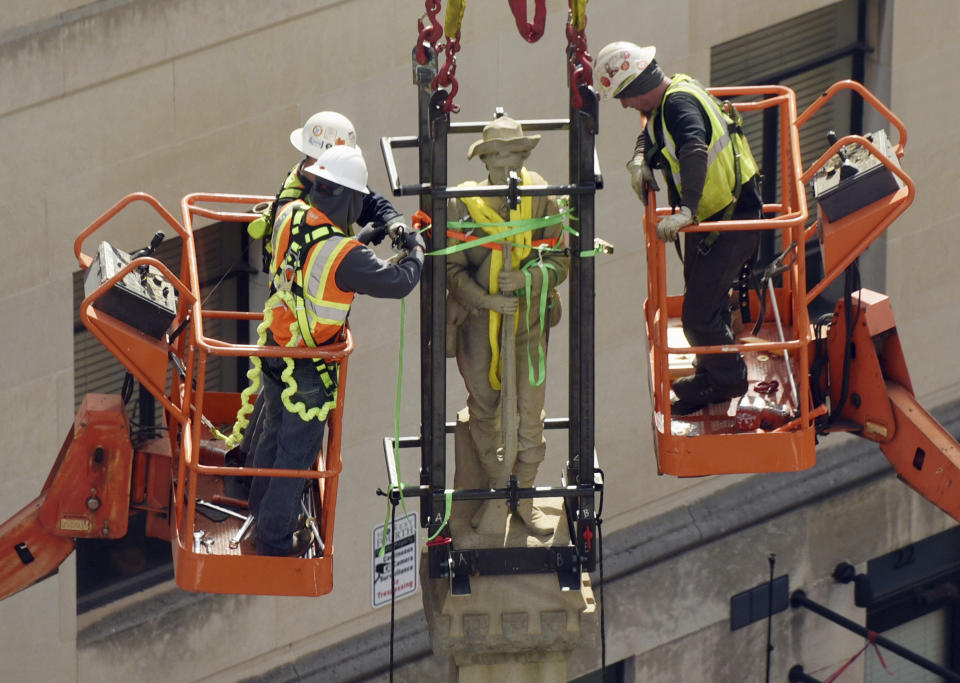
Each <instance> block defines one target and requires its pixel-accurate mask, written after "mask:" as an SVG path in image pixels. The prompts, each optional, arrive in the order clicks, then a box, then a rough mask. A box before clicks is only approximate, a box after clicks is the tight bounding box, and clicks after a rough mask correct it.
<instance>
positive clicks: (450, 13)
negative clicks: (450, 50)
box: [443, 0, 467, 40]
mask: <svg viewBox="0 0 960 683" xmlns="http://www.w3.org/2000/svg"><path fill="white" fill-rule="evenodd" d="M466 9H467V0H450V2H448V3H447V14H446V15H445V16H444V19H443V31H444V33H446V34H447V40H451V39H453V38H456V37H457V34H458V33H460V24H462V23H463V13H464V12H465V11H466Z"/></svg>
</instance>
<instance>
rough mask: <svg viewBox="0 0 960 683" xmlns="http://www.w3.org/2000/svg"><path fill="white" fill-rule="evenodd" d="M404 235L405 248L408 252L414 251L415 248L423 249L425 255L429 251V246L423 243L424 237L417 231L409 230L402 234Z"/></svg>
mask: <svg viewBox="0 0 960 683" xmlns="http://www.w3.org/2000/svg"><path fill="white" fill-rule="evenodd" d="M401 234H402V235H403V248H404V249H406V250H407V251H408V252H411V251H413V249H414V247H420V248H421V249H423V251H424V253H426V251H427V245H426V244H425V243H424V241H423V237H422V236H421V235H420V233H419V232H417V231H416V230H410V229H409V228H407V229H406V230H404V231H403V233H401Z"/></svg>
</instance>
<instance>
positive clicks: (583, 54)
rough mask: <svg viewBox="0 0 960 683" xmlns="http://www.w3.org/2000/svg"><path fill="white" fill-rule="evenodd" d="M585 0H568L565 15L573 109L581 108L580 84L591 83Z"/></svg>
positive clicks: (591, 74)
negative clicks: (566, 14)
mask: <svg viewBox="0 0 960 683" xmlns="http://www.w3.org/2000/svg"><path fill="white" fill-rule="evenodd" d="M586 7H587V0H570V12H569V14H568V17H567V52H568V54H569V60H568V61H569V67H570V104H571V106H572V107H573V108H574V109H583V97H582V96H581V95H580V86H581V85H593V66H592V65H591V63H590V60H591V59H592V58H591V57H590V53H589V52H587V34H586V28H587V15H586Z"/></svg>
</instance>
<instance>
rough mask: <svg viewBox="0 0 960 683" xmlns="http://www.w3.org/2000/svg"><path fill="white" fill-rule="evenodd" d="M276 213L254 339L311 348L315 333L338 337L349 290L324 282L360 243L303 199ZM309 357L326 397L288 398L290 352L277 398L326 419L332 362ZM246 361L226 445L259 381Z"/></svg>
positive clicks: (237, 433) (256, 366)
mask: <svg viewBox="0 0 960 683" xmlns="http://www.w3.org/2000/svg"><path fill="white" fill-rule="evenodd" d="M288 211H289V212H290V214H291V215H290V218H289V229H286V230H285V229H284V226H285V224H287V213H286V212H288ZM278 218H279V219H280V221H279V223H280V226H281V228H280V231H279V233H278V234H275V235H273V239H272V240H271V241H272V242H273V246H274V249H273V254H274V255H273V257H272V259H271V262H270V272H272V273H273V279H272V281H271V283H270V295H269V297H268V298H267V301H266V303H265V304H264V310H263V322H262V323H261V324H260V325H259V326H258V327H257V335H258V339H257V344H258V345H260V346H263V345H265V344H267V343H268V342H269V341H270V340H269V336H272V337H273V340H274V341H276V342H277V343H278V344H279V345H281V346H285V347H287V348H295V347H298V346H307V347H310V348H316V347H317V346H318V344H317V339H316V337H317V336H319V337H321V338H322V339H323V343H331V342H334V341H337V339H338V337H339V336H340V335H342V332H343V328H344V326H345V325H346V320H347V314H348V313H349V311H350V302H351V301H352V298H353V295H352V293H344V297H343V300H340V301H337V300H334V299H333V298H332V297H331V296H329V294H328V292H329V291H331V290H330V287H329V285H330V284H331V283H332V282H333V280H331V278H334V277H335V273H336V266H337V265H338V264H339V262H340V261H341V260H342V259H343V257H344V256H346V254H347V253H348V252H349V251H350V250H351V249H353V248H354V247H356V246H359V243H358V242H356V241H355V240H351V239H349V238H348V237H347V236H346V235H345V234H344V232H343V230H341V229H340V228H339V227H337V226H336V225H334V224H333V223H332V222H331V221H330V219H329V218H327V217H326V216H325V215H324V214H323V213H322V212H320V211H318V210H317V209H315V208H313V207H311V206H309V205H308V204H306V203H304V202H298V203H296V204H291V205H288V206H285V207H284V208H283V209H282V210H281V212H280V215H279V216H278ZM308 218H315V219H316V220H317V222H318V223H319V224H317V225H311V224H310V222H309V221H308ZM281 256H282V260H281ZM334 286H335V283H334ZM268 335H269V336H268ZM312 360H313V364H314V367H315V368H316V370H317V373H318V375H319V376H320V380H321V382H322V383H323V386H324V390H325V400H324V402H323V403H321V404H319V405H315V406H309V407H308V406H307V405H306V404H304V403H303V402H302V401H295V400H294V399H293V396H294V394H296V392H297V388H298V387H297V381H296V378H295V377H294V375H293V371H294V368H295V363H294V360H293V359H292V358H284V359H283V361H284V368H283V370H282V371H281V373H280V381H281V383H282V384H284V388H283V391H281V394H280V399H281V401H282V402H283V405H284V407H285V408H286V409H287V410H288V411H289V412H291V413H294V414H295V415H299V416H300V418H301V419H302V420H304V421H305V422H306V421H309V420H319V421H324V420H326V419H327V415H328V414H329V412H330V410H331V409H332V408H334V407H335V406H336V403H337V372H338V367H337V364H336V363H328V362H327V361H325V360H324V359H322V358H314V359H312ZM250 363H251V366H252V367H251V368H250V370H249V371H248V372H247V377H248V379H249V380H250V385H249V386H248V387H247V388H246V389H245V390H244V391H243V392H242V393H241V406H240V410H239V411H238V412H237V419H236V421H235V423H234V426H233V432H232V433H231V435H230V436H229V437H228V439H227V443H228V445H230V446H233V445H236V444H237V443H239V442H240V439H241V438H242V436H243V432H244V430H245V429H246V427H247V425H248V424H249V415H250V413H251V412H252V410H253V405H252V402H251V399H252V396H253V395H254V394H255V393H256V392H257V391H258V390H259V388H260V384H261V382H260V373H261V371H262V361H261V360H260V359H259V358H258V357H256V356H251V357H250Z"/></svg>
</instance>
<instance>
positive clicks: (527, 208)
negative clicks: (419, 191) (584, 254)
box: [460, 168, 533, 391]
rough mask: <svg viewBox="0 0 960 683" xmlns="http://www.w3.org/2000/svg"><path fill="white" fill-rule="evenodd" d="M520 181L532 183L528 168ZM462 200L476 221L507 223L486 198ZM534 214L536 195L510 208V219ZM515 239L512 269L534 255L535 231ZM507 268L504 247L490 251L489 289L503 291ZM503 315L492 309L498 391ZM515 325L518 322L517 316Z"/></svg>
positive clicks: (493, 383)
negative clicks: (503, 272)
mask: <svg viewBox="0 0 960 683" xmlns="http://www.w3.org/2000/svg"><path fill="white" fill-rule="evenodd" d="M520 184H521V185H529V184H530V174H529V173H527V169H526V168H521V169H520ZM475 185H476V183H474V182H466V183H462V184H461V185H460V187H472V186H475ZM461 201H462V202H463V203H464V204H466V206H467V209H468V210H469V211H470V217H471V218H473V220H474V221H475V222H476V223H503V222H504V220H503V219H502V218H500V214H498V213H497V212H496V211H494V210H493V209H492V208H490V205H489V204H487V202H486V201H484V199H483V198H482V197H462V198H461ZM532 215H533V198H532V197H529V196H527V197H521V198H520V206H519V207H518V208H516V209H511V210H510V221H517V220H529V219H530V218H531V217H532ZM509 228H510V226H509V225H508V224H504V226H503V227H494V226H490V227H484V228H483V229H484V231H486V232H487V233H488V234H490V235H493V234H496V233H498V232H504V231H506V230H508V229H509ZM513 240H514V241H515V242H517V243H519V246H515V247H514V248H513V249H511V250H510V265H511V267H512V270H519V269H520V263H521V262H522V261H523V259H525V258H527V256H529V255H530V250H531V245H532V243H533V233H532V232H531V231H529V230H528V231H525V232H521V233H519V234H518V235H515V236H514V238H513ZM502 269H503V251H501V250H500V249H493V250H491V251H490V284H489V287H488V290H489V292H490V294H497V293H498V292H499V291H500V287H499V284H498V282H497V276H498V275H499V274H500V271H501V270H502ZM501 317H502V316H501V314H500V313H498V312H497V311H490V351H491V355H490V372H489V375H488V377H489V379H490V386H491V387H492V388H493V389H496V390H497V391H499V390H500V321H501ZM513 324H514V327H516V325H517V316H514V318H513Z"/></svg>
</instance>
